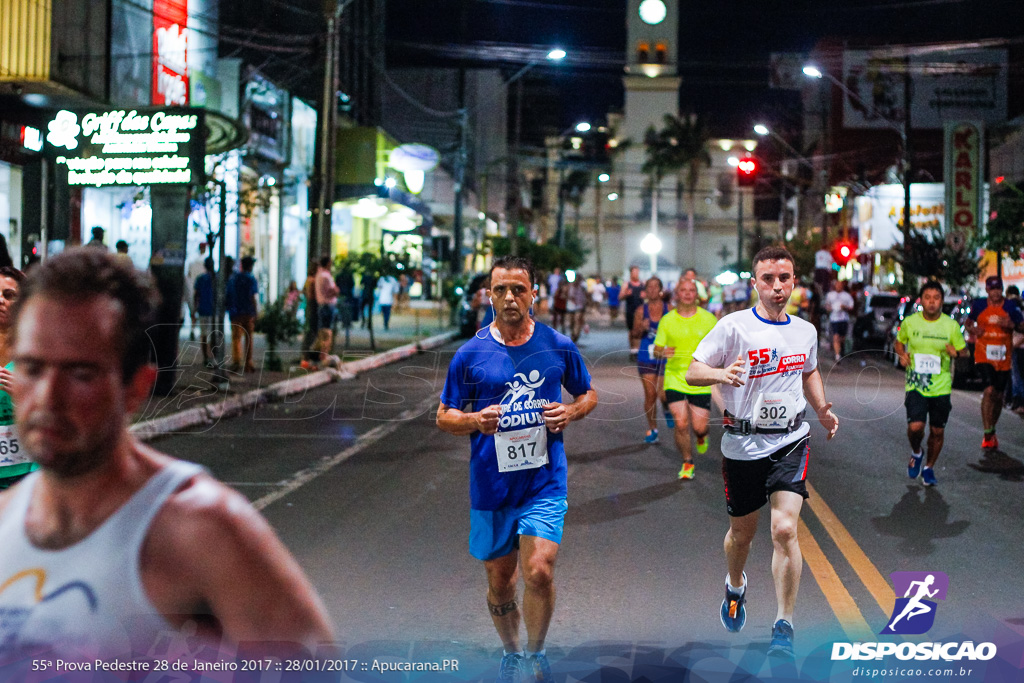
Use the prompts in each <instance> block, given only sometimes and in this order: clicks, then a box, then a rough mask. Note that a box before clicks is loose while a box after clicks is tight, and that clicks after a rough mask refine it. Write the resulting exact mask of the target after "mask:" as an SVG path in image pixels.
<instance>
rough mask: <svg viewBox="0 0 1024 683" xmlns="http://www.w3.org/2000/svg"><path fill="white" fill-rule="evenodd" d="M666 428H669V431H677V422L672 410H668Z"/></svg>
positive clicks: (666, 412)
mask: <svg viewBox="0 0 1024 683" xmlns="http://www.w3.org/2000/svg"><path fill="white" fill-rule="evenodd" d="M665 426H666V427H668V428H669V429H675V428H676V420H675V418H674V417H672V411H671V410H666V411H665Z"/></svg>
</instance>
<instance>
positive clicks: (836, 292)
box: [825, 280, 854, 363]
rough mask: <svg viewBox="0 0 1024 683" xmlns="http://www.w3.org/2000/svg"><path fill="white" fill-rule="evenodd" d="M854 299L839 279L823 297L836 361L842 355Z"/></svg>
mask: <svg viewBox="0 0 1024 683" xmlns="http://www.w3.org/2000/svg"><path fill="white" fill-rule="evenodd" d="M853 306H854V301H853V297H852V296H850V293H849V292H847V291H846V285H845V283H844V282H842V281H841V280H836V281H835V283H834V285H833V290H832V291H831V292H829V293H828V297H827V298H826V299H825V308H827V309H828V326H829V333H830V334H831V335H832V352H833V353H834V354H835V357H836V362H837V363H838V362H839V359H840V358H842V357H843V344H844V342H845V341H846V334H847V333H848V332H849V328H850V313H852V312H853Z"/></svg>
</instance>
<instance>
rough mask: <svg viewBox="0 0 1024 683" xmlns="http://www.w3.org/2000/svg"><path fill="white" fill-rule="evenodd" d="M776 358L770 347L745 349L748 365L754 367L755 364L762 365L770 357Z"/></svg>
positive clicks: (768, 361) (769, 360)
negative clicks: (754, 349) (753, 349)
mask: <svg viewBox="0 0 1024 683" xmlns="http://www.w3.org/2000/svg"><path fill="white" fill-rule="evenodd" d="M773 356H774V357H776V358H778V356H777V355H776V354H774V353H773V352H772V349H757V350H756V351H747V358H748V359H750V367H754V366H755V365H757V364H759V363H760V364H761V365H764V364H765V363H770V362H771V360H772V357H773Z"/></svg>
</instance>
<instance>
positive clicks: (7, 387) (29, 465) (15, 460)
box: [0, 266, 39, 490]
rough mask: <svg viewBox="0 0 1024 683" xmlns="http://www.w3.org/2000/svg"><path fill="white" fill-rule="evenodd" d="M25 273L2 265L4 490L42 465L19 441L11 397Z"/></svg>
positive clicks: (0, 465) (0, 443) (0, 442)
mask: <svg viewBox="0 0 1024 683" xmlns="http://www.w3.org/2000/svg"><path fill="white" fill-rule="evenodd" d="M24 279H25V275H24V274H23V273H22V272H21V271H20V270H18V269H17V268H14V267H11V266H4V267H2V268H0V364H3V367H2V368H0V490H2V489H5V488H8V487H10V486H12V485H13V484H15V483H17V482H18V481H19V480H20V479H21V478H22V477H24V476H25V475H26V474H28V473H29V472H31V471H32V470H35V469H38V468H39V466H38V465H36V464H35V463H34V462H32V461H31V460H29V458H28V454H27V453H26V452H25V451H24V449H22V448H21V447H20V445H19V444H18V435H17V434H16V433H15V431H14V402H13V401H12V400H11V394H10V391H11V380H12V378H13V375H12V372H13V370H14V362H13V361H11V348H10V343H11V340H10V336H9V335H10V331H11V322H12V318H11V308H12V307H13V306H14V301H15V300H16V299H17V298H18V289H19V287H20V286H21V281H22V280H24Z"/></svg>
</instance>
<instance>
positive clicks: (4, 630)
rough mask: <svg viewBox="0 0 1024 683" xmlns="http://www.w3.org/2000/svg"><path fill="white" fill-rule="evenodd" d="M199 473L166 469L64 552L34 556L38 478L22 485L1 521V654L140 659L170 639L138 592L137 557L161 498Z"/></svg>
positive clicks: (183, 466)
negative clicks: (32, 514) (29, 524)
mask: <svg viewBox="0 0 1024 683" xmlns="http://www.w3.org/2000/svg"><path fill="white" fill-rule="evenodd" d="M202 471H203V468H202V467H200V466H199V465H196V464H193V463H189V462H183V461H180V460H178V461H172V462H171V463H170V464H168V465H167V466H165V467H164V468H162V469H161V470H160V471H159V472H157V473H156V474H154V475H153V476H152V477H150V479H149V481H147V482H146V483H145V485H143V487H142V488H141V489H139V490H138V491H137V492H136V493H135V495H133V496H132V497H131V498H130V499H129V500H128V502H126V503H125V504H124V505H122V506H121V507H120V508H119V509H118V510H116V511H115V512H114V514H112V515H111V516H110V517H109V518H108V519H107V520H106V521H104V522H103V524H101V525H100V526H99V528H97V529H96V530H95V531H93V532H92V533H91V534H89V535H88V536H87V537H85V538H84V539H82V540H81V541H79V542H77V543H75V544H74V545H72V546H70V547H68V548H64V549H63V550H44V549H41V548H37V547H36V546H34V545H32V543H31V542H30V541H29V539H28V536H27V535H26V534H25V515H26V512H27V511H28V505H29V501H30V500H31V498H32V490H33V488H34V487H35V484H36V482H37V481H38V480H39V473H38V472H37V473H33V474H31V475H29V476H28V477H26V479H25V480H24V481H23V482H22V483H21V485H20V486H18V488H17V490H16V492H15V494H14V498H13V499H12V500H11V502H10V504H9V505H8V507H7V511H6V513H5V514H4V516H3V518H2V520H0V653H2V652H5V651H21V650H23V649H27V648H36V647H45V648H52V649H53V650H54V652H55V653H56V654H65V655H67V656H68V657H69V658H71V657H76V656H78V657H80V658H91V657H114V656H127V655H130V654H134V655H144V654H146V653H147V652H148V651H149V650H150V649H151V648H152V647H153V645H154V643H156V642H157V639H158V638H159V637H160V636H161V635H170V634H171V633H174V632H175V629H174V627H173V626H171V625H170V624H169V623H168V622H167V620H166V619H164V617H163V615H161V614H160V613H159V612H158V611H157V609H156V608H155V607H154V606H153V604H152V603H151V602H150V600H149V598H148V597H147V595H146V592H145V589H144V588H143V585H142V578H141V576H140V573H139V564H140V551H141V549H142V543H143V541H144V540H145V538H146V534H147V533H148V531H149V526H150V524H151V523H152V521H153V518H154V517H155V516H156V513H157V512H158V511H159V510H160V508H161V506H163V504H164V502H166V500H167V498H168V497H169V496H170V495H171V494H172V493H174V492H175V491H176V490H178V489H179V488H180V487H181V485H182V484H183V483H184V482H186V481H187V480H188V479H190V478H191V477H193V476H195V475H196V474H199V473H200V472H202Z"/></svg>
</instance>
